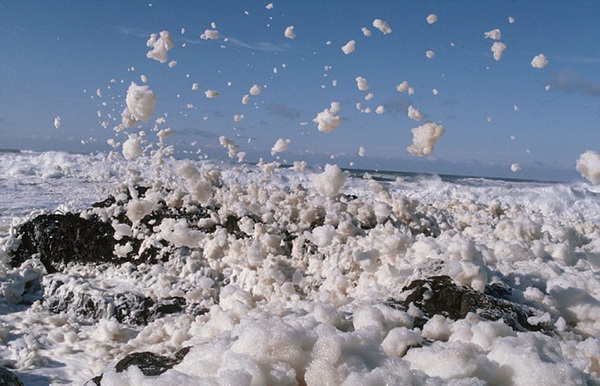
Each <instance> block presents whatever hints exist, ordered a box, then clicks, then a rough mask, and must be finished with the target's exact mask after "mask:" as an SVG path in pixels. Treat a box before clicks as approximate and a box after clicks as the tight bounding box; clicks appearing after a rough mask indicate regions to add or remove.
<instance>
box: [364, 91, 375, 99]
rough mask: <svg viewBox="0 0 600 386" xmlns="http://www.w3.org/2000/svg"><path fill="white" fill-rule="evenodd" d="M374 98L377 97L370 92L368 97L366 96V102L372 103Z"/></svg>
mask: <svg viewBox="0 0 600 386" xmlns="http://www.w3.org/2000/svg"><path fill="white" fill-rule="evenodd" d="M374 96H375V94H373V93H372V92H370V93H368V94H367V95H365V100H366V101H370V100H371V99H373V97H374Z"/></svg>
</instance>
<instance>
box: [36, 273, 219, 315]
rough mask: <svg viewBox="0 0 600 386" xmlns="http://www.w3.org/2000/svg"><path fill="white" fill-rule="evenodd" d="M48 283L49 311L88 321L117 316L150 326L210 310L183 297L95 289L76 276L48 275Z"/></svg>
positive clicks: (47, 298) (46, 291) (44, 303)
mask: <svg viewBox="0 0 600 386" xmlns="http://www.w3.org/2000/svg"><path fill="white" fill-rule="evenodd" d="M65 282H67V284H65ZM44 284H45V285H44V301H43V305H44V306H45V307H46V308H47V309H48V310H49V311H51V312H54V313H61V312H68V313H71V314H74V315H75V316H77V318H79V319H81V320H85V321H88V322H95V321H97V320H99V319H105V318H114V319H115V320H117V321H118V322H119V323H124V324H134V325H147V324H148V323H149V322H151V321H153V320H156V319H158V318H162V317H164V316H166V315H170V314H176V313H180V312H186V313H190V314H194V315H200V314H202V313H204V312H207V309H206V308H203V307H198V305H195V304H191V305H187V304H186V301H185V299H184V298H182V297H173V298H166V299H160V300H157V301H154V300H152V299H151V298H150V297H147V296H144V295H142V294H140V293H135V292H115V291H111V290H109V289H102V290H98V289H94V288H92V287H91V286H90V285H88V284H87V283H85V282H80V281H77V280H76V279H72V278H71V279H69V278H66V277H63V278H61V277H60V276H56V277H52V278H47V279H46V280H45V283H44Z"/></svg>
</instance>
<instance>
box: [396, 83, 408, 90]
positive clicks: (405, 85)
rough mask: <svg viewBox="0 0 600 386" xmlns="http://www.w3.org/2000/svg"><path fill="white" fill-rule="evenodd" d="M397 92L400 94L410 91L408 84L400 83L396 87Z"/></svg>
mask: <svg viewBox="0 0 600 386" xmlns="http://www.w3.org/2000/svg"><path fill="white" fill-rule="evenodd" d="M396 90H398V91H399V92H405V91H406V90H408V82H407V81H404V82H402V83H400V84H399V85H397V86H396Z"/></svg>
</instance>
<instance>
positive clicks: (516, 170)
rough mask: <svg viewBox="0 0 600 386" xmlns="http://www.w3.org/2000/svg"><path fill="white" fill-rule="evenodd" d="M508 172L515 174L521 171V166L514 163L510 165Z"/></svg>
mask: <svg viewBox="0 0 600 386" xmlns="http://www.w3.org/2000/svg"><path fill="white" fill-rule="evenodd" d="M510 170H512V172H513V173H516V172H518V171H520V170H521V165H520V164H519V163H518V162H515V163H513V164H512V165H510Z"/></svg>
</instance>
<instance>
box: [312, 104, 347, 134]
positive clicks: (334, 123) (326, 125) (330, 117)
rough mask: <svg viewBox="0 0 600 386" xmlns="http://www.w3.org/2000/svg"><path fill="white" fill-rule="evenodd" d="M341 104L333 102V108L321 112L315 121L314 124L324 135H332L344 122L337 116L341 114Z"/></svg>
mask: <svg viewBox="0 0 600 386" xmlns="http://www.w3.org/2000/svg"><path fill="white" fill-rule="evenodd" d="M339 110H340V108H339V103H338V102H331V108H329V109H325V110H323V111H321V112H320V113H319V114H317V116H316V117H315V118H314V119H313V122H314V123H316V124H317V128H318V129H319V131H321V132H323V133H330V132H332V131H333V130H335V129H337V127H338V126H339V125H340V123H341V122H342V118H341V117H340V116H338V115H336V114H337V113H338V112H339Z"/></svg>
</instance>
